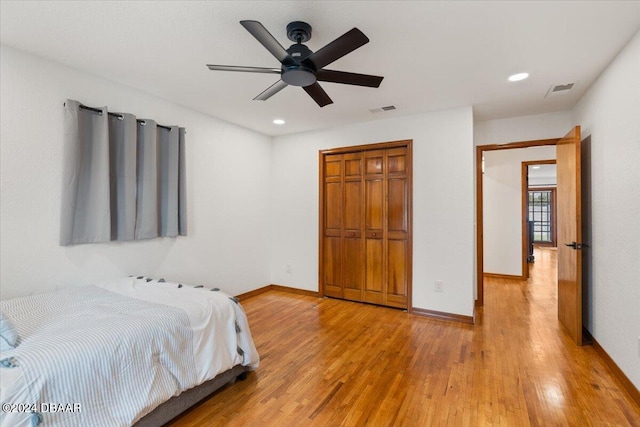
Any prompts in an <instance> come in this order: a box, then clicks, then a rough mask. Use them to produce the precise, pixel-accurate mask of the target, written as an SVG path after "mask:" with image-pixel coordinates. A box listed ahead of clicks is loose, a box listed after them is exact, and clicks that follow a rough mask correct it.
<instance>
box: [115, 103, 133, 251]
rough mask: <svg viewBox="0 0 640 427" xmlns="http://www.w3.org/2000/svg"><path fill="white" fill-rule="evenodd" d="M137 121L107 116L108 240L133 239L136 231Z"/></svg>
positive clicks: (131, 118) (126, 117)
mask: <svg viewBox="0 0 640 427" xmlns="http://www.w3.org/2000/svg"><path fill="white" fill-rule="evenodd" d="M136 157H137V156H136V118H135V116H134V115H132V114H120V115H109V170H110V171H111V177H110V178H111V179H110V185H111V240H133V239H134V237H135V229H136V170H137V165H136Z"/></svg>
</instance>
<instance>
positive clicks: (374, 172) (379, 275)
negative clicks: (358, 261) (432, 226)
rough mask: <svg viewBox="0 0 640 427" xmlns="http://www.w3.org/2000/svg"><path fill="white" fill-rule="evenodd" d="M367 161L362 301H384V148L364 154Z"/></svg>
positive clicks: (381, 302)
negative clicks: (364, 277) (364, 272)
mask: <svg viewBox="0 0 640 427" xmlns="http://www.w3.org/2000/svg"><path fill="white" fill-rule="evenodd" d="M364 164H365V176H364V181H365V188H366V192H365V200H364V206H365V208H364V211H365V217H366V219H365V266H366V267H365V271H366V279H365V287H364V296H363V301H366V302H370V303H373V304H384V300H385V288H386V286H385V280H384V279H385V273H386V270H387V269H386V263H387V253H386V251H385V239H384V237H385V223H386V221H385V217H386V212H385V198H386V194H385V193H386V191H385V169H386V165H385V151H384V150H371V151H367V152H365V154H364Z"/></svg>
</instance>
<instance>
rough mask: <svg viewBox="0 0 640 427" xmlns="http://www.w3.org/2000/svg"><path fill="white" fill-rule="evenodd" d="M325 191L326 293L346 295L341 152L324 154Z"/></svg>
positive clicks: (324, 262) (341, 296) (323, 260)
mask: <svg viewBox="0 0 640 427" xmlns="http://www.w3.org/2000/svg"><path fill="white" fill-rule="evenodd" d="M323 168H324V182H323V186H324V188H323V193H324V203H323V206H322V209H323V219H324V224H323V229H324V232H323V235H322V236H321V238H322V239H324V241H323V245H322V246H323V254H322V262H323V268H322V270H323V278H322V280H323V283H324V293H325V295H327V296H330V297H336V298H343V297H344V295H343V292H342V289H343V285H342V210H343V208H342V170H343V162H342V155H341V154H332V155H327V156H325V159H324V165H323Z"/></svg>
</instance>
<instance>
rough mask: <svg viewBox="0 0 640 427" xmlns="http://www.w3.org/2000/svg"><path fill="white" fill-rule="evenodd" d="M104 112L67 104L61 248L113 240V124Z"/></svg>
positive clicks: (74, 103) (71, 103)
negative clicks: (111, 138)
mask: <svg viewBox="0 0 640 427" xmlns="http://www.w3.org/2000/svg"><path fill="white" fill-rule="evenodd" d="M100 110H101V111H102V113H100V114H98V113H96V112H93V111H89V110H84V109H81V108H80V103H79V102H78V101H69V100H67V102H66V103H65V109H64V111H65V138H64V143H63V144H64V145H63V147H64V148H63V156H64V164H63V191H62V224H61V226H60V244H61V245H73V244H77V243H95V242H108V241H109V240H111V203H110V195H111V193H110V188H109V187H110V186H109V123H108V120H107V109H106V108H105V107H103V108H101V109H100Z"/></svg>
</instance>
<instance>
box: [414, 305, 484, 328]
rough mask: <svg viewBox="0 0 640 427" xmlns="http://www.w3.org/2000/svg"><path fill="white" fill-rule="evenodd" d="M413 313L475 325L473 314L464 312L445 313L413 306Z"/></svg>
mask: <svg viewBox="0 0 640 427" xmlns="http://www.w3.org/2000/svg"><path fill="white" fill-rule="evenodd" d="M411 314H415V315H417V316H423V317H429V318H430V319H438V320H448V321H451V322H460V323H466V324H468V325H473V324H474V322H473V316H464V315H462V314H453V313H445V312H443V311H436V310H427V309H426V308H418V307H413V309H412V311H411Z"/></svg>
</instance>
